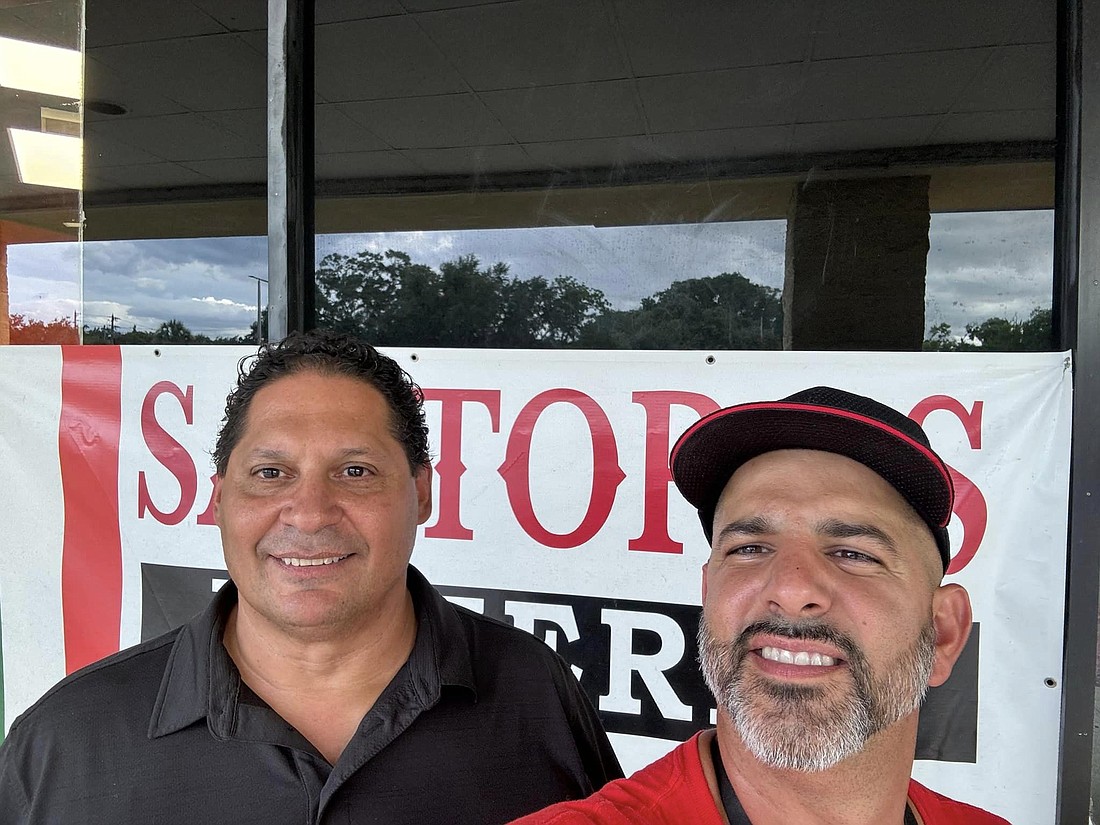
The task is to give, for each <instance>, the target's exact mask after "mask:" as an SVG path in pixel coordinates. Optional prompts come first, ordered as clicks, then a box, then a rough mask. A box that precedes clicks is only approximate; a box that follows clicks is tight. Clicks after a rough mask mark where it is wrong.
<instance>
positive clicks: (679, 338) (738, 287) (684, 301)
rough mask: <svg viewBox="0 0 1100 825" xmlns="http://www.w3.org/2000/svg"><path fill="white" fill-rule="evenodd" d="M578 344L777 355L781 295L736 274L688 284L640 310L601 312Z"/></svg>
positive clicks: (670, 289)
mask: <svg viewBox="0 0 1100 825" xmlns="http://www.w3.org/2000/svg"><path fill="white" fill-rule="evenodd" d="M580 339H581V340H580V343H581V346H585V347H593V348H604V349H780V348H781V347H782V345H783V304H782V300H781V293H780V291H779V290H778V289H775V288H773V287H769V286H763V285H762V284H755V283H753V282H752V281H750V280H749V279H748V278H746V277H745V276H744V275H741V274H740V273H738V272H725V273H723V274H721V275H715V276H713V277H707V278H689V279H687V280H683V281H676V282H674V283H673V284H672V285H671V286H669V287H668V289H665V290H662V291H661V292H658V293H656V294H654V295H652V296H650V297H648V298H643V299H642V302H641V306H640V307H638V309H634V310H615V311H610V312H605V313H604V314H603V315H601V316H600V317H599V318H597V319H596V320H595V322H594V323H592V324H591V325H590V326H589V327H587V328H586V329H585V330H584V332H583V334H582V335H581V336H580Z"/></svg>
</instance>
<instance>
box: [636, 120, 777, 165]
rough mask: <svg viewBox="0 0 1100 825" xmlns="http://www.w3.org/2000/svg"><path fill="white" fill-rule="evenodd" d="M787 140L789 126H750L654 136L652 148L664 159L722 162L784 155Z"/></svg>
mask: <svg viewBox="0 0 1100 825" xmlns="http://www.w3.org/2000/svg"><path fill="white" fill-rule="evenodd" d="M790 137H791V127H790V126H750V127H748V128H745V129H709V130H707V131H702V132H670V133H667V134H661V135H654V136H653V145H654V146H655V147H656V148H657V149H658V150H659V151H660V152H661V155H662V158H663V159H664V160H669V161H678V160H683V161H697V160H724V159H729V158H757V157H768V156H772V157H774V156H776V155H783V154H786V153H787V152H789V151H790Z"/></svg>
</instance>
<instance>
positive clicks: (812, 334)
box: [783, 176, 929, 350]
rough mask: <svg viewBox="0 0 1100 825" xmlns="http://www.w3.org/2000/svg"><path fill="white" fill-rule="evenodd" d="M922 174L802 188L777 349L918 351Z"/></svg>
mask: <svg viewBox="0 0 1100 825" xmlns="http://www.w3.org/2000/svg"><path fill="white" fill-rule="evenodd" d="M928 180H929V179H928V177H925V176H921V177H905V178H868V179H860V180H823V181H815V182H811V183H805V184H803V185H801V186H799V187H798V188H797V189H796V191H795V193H794V196H793V198H792V201H791V206H790V209H789V210H788V215H787V263H786V275H785V278H784V283H783V321H784V323H783V348H784V349H799V350H807V349H818V350H919V349H920V348H921V342H922V341H923V340H924V281H925V273H926V268H927V261H928V223H929V213H928Z"/></svg>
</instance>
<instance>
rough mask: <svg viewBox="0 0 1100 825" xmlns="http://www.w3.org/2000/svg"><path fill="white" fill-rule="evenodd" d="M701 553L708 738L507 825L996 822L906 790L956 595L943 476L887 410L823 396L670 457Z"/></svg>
mask: <svg viewBox="0 0 1100 825" xmlns="http://www.w3.org/2000/svg"><path fill="white" fill-rule="evenodd" d="M671 464H672V475H673V478H674V480H675V482H676V485H677V487H678V488H679V490H680V492H681V493H682V494H683V495H684V497H685V498H686V499H687V500H688V501H689V502H690V503H691V504H692V505H693V506H695V507H696V508H697V510H698V512H699V518H700V521H701V523H702V526H703V532H704V534H705V535H706V537H707V540H708V541H709V542H710V545H711V552H710V558H709V560H708V561H707V563H706V564H705V565H704V566H703V582H702V592H703V612H702V617H701V620H700V626H699V661H700V665H701V667H702V671H703V676H704V678H705V680H706V683H707V686H708V687H709V688H710V690H711V692H712V693H713V694H714V697H715V699H716V702H717V708H718V726H717V729H716V730H709V731H704V732H702V733H700V734H697V735H696V736H694V737H693V738H692V739H690V740H689V741H687V742H685V743H684V744H682V745H681V746H679V747H677V748H676V749H674V750H673V751H672V752H671V753H669V754H668V755H667V756H665V757H663V758H661V759H659V760H658V761H656V762H654V763H653V764H652V765H649V766H648V767H646V768H643V769H642V770H640V771H638V772H637V773H635V774H634V775H633V776H631V777H629V778H627V779H622V780H618V781H616V782H612V783H610V784H608V785H606V786H605V787H604V788H603V789H602V790H600V791H598V792H597V793H595V794H594V795H592V796H591V797H589V798H588V799H586V800H583V801H580V802H566V803H562V804H559V805H554V806H552V807H550V808H547V809H545V810H543V811H541V812H539V813H537V814H534V815H531V816H528V817H526V818H524V819H522V820H519V822H520V823H523V825H582V824H585V823H587V824H589V825H592V824H595V823H598V824H599V825H627V823H630V824H631V825H637V823H687V822H690V823H698V824H699V825H722V823H731V825H825V824H826V823H828V824H829V825H836V823H846V825H964V824H965V825H1007V823H1006V821H1005V820H1004V819H1002V818H1001V817H999V816H996V815H994V814H991V813H988V812H986V811H983V810H980V809H978V808H975V807H973V806H971V805H966V804H964V803H961V802H956V801H954V800H951V799H948V798H947V797H944V796H942V795H940V794H937V793H935V792H934V791H931V790H929V789H927V788H925V787H924V786H922V785H921V784H920V783H918V782H916V781H915V780H913V779H912V778H911V773H912V767H913V759H914V754H915V751H916V739H917V721H918V716H919V712H920V707H921V704H922V702H923V701H924V698H925V695H926V694H927V691H928V689H929V687H935V686H938V685H941V684H943V683H944V682H945V681H946V680H947V678H948V677H949V676H950V675H951V670H952V668H953V667H954V665H955V662H956V661H957V660H958V658H959V656H960V654H961V653H962V651H963V648H964V647H965V645H966V640H967V638H968V636H969V633H970V627H971V623H972V614H971V607H970V598H969V596H968V595H967V592H966V591H965V590H964V589H963V588H962V587H961V586H959V585H958V584H944V583H943V581H942V579H943V576H944V573H945V571H946V569H947V566H948V563H949V562H950V558H951V557H950V546H949V539H948V534H947V523H948V521H949V520H950V518H951V511H952V508H953V505H954V491H953V488H952V483H951V476H950V474H949V472H948V470H947V467H946V465H945V464H944V463H943V461H942V460H941V459H940V457H939V456H938V455H937V454H936V453H935V452H934V451H933V450H932V448H931V445H930V444H929V441H928V437H927V435H926V434H925V433H924V431H923V430H922V429H921V428H920V426H918V425H917V424H916V423H915V422H913V421H912V420H910V419H909V418H907V417H906V416H904V415H903V414H902V413H900V412H898V411H897V410H894V409H892V408H890V407H887V406H885V405H883V404H880V403H878V402H877V401H874V400H873V399H870V398H866V397H863V396H858V395H854V394H852V393H849V392H845V391H843V390H837V389H833V388H829V387H815V388H813V389H809V390H804V391H802V392H799V393H796V394H794V395H792V396H789V397H787V398H784V399H781V400H779V401H766V402H757V403H749V404H741V405H738V406H734V407H728V408H725V409H722V410H719V411H717V412H715V413H713V414H711V415H709V416H707V417H705V418H703V419H702V420H700V421H698V422H697V423H696V424H695V425H693V426H692V427H691V428H689V429H688V431H687V432H685V433H684V434H683V435H682V436H681V437H680V439H679V441H678V442H677V444H676V446H675V447H674V448H673V451H672V459H671Z"/></svg>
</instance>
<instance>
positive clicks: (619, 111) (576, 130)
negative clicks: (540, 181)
mask: <svg viewBox="0 0 1100 825" xmlns="http://www.w3.org/2000/svg"><path fill="white" fill-rule="evenodd" d="M481 97H482V100H484V101H485V105H486V106H488V107H489V109H490V110H491V111H492V112H493V114H494V115H496V117H497V118H498V119H499V120H500V122H501V123H503V124H504V127H505V128H506V129H507V130H508V131H509V132H510V133H511V135H512V137H514V138H515V139H516V140H517V141H518V142H520V143H535V142H539V141H546V140H577V139H581V138H595V137H615V136H620V135H641V134H645V131H646V128H645V120H644V118H643V117H642V111H641V107H640V106H639V105H638V102H637V96H636V94H635V91H634V84H633V83H632V82H631V81H623V80H619V81H609V82H605V83H582V84H579V85H571V86H547V87H542V88H532V89H522V90H521V89H514V90H511V91H504V92H484V93H483V94H482V95H481Z"/></svg>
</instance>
